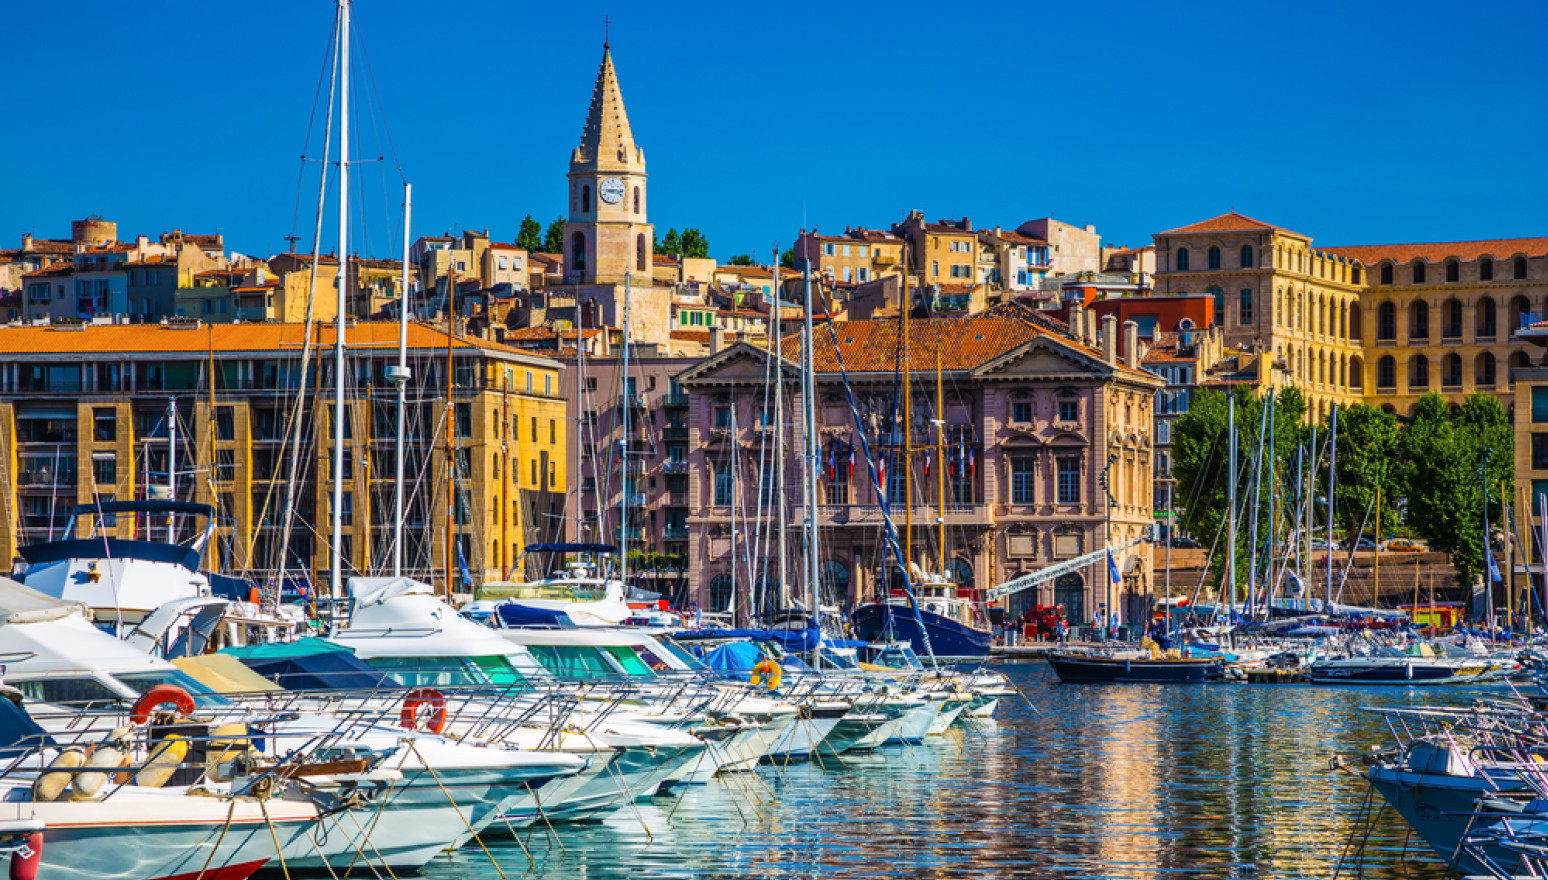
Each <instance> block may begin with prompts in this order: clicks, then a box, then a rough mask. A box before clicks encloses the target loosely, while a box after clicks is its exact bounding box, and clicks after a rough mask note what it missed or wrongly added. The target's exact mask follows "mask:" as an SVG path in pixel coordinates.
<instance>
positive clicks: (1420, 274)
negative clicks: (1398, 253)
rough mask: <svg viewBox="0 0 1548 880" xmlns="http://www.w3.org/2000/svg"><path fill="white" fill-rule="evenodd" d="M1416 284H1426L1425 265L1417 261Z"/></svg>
mask: <svg viewBox="0 0 1548 880" xmlns="http://www.w3.org/2000/svg"><path fill="white" fill-rule="evenodd" d="M1414 283H1415V284H1423V283H1424V263H1422V262H1418V261H1416V262H1415V263H1414Z"/></svg>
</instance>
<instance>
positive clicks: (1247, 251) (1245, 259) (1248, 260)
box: [1242, 244, 1252, 269]
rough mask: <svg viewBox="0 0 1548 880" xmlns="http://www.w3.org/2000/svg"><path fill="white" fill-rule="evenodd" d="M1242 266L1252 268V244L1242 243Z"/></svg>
mask: <svg viewBox="0 0 1548 880" xmlns="http://www.w3.org/2000/svg"><path fill="white" fill-rule="evenodd" d="M1242 268H1243V269H1251V268H1252V245H1250V244H1244V245H1242Z"/></svg>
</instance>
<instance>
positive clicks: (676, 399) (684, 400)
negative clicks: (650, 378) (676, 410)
mask: <svg viewBox="0 0 1548 880" xmlns="http://www.w3.org/2000/svg"><path fill="white" fill-rule="evenodd" d="M688 400H689V397H688V394H687V393H686V392H683V391H677V392H673V393H671V394H667V395H666V396H664V397H662V398H661V404H662V406H674V407H675V406H687V405H688Z"/></svg>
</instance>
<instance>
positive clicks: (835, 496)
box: [825, 448, 849, 504]
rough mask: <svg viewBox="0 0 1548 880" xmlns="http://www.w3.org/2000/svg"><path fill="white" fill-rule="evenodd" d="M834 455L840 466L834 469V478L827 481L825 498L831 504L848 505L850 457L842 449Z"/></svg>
mask: <svg viewBox="0 0 1548 880" xmlns="http://www.w3.org/2000/svg"><path fill="white" fill-rule="evenodd" d="M832 454H834V455H836V456H837V457H838V465H837V466H836V467H834V468H833V472H832V476H831V477H830V478H829V479H828V481H827V488H826V493H827V494H826V496H825V497H826V498H827V499H828V503H829V504H848V503H849V457H848V456H847V455H846V454H845V453H844V451H843V449H842V448H840V449H839V450H838V451H836V452H834V453H832Z"/></svg>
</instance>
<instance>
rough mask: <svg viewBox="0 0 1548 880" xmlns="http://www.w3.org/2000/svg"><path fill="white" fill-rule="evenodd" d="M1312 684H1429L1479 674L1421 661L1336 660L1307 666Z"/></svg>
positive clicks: (1473, 677)
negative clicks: (1358, 661) (1354, 661)
mask: <svg viewBox="0 0 1548 880" xmlns="http://www.w3.org/2000/svg"><path fill="white" fill-rule="evenodd" d="M1306 674H1307V676H1308V677H1310V678H1311V680H1312V683H1313V684H1374V685H1396V686H1399V687H1401V686H1406V685H1428V684H1460V683H1462V682H1467V681H1476V680H1477V678H1478V675H1477V674H1476V672H1474V671H1472V670H1466V669H1465V668H1464V667H1459V666H1457V665H1453V664H1451V663H1434V662H1426V661H1425V660H1423V659H1418V660H1412V661H1410V660H1400V659H1396V658H1394V659H1393V660H1392V661H1385V660H1374V661H1370V662H1360V663H1353V662H1350V661H1347V660H1333V661H1329V662H1326V663H1313V664H1311V665H1310V666H1308V667H1306Z"/></svg>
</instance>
